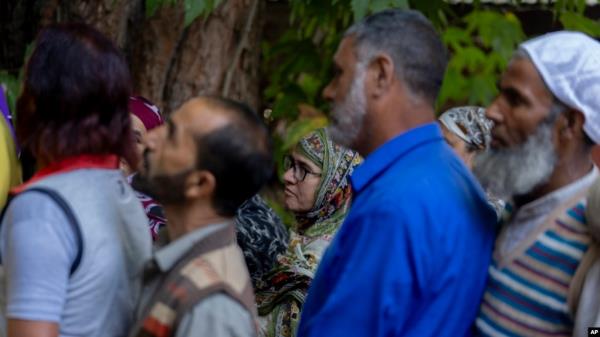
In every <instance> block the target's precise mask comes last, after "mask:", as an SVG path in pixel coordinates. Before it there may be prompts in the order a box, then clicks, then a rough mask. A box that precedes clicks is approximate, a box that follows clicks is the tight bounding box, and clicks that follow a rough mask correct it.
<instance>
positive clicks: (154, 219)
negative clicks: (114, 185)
mask: <svg viewBox="0 0 600 337" xmlns="http://www.w3.org/2000/svg"><path fill="white" fill-rule="evenodd" d="M135 175H136V173H134V174H132V175H129V176H128V177H127V181H128V182H129V184H130V185H131V182H132V180H133V177H134V176H135ZM133 191H134V192H135V195H136V196H137V198H138V199H139V201H140V202H141V203H142V207H143V208H144V212H145V213H146V216H147V217H148V226H149V227H150V234H151V235H152V242H157V240H158V239H159V235H158V232H159V231H160V230H161V229H162V228H163V227H165V226H166V225H167V218H166V217H165V214H164V212H163V208H162V206H161V205H160V204H159V203H157V202H156V201H154V199H152V198H151V197H150V196H148V195H147V194H144V193H142V192H139V191H137V190H135V189H134V190H133Z"/></svg>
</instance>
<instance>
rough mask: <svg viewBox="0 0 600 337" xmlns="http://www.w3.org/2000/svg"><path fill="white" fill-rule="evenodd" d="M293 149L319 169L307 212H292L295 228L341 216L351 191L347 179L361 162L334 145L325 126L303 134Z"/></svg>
mask: <svg viewBox="0 0 600 337" xmlns="http://www.w3.org/2000/svg"><path fill="white" fill-rule="evenodd" d="M296 150H297V151H298V152H299V153H300V154H301V155H303V156H305V157H306V158H308V159H309V160H310V161H312V162H313V163H315V164H316V165H317V166H319V167H320V168H321V182H320V183H319V185H318V186H317V191H316V196H315V204H314V206H313V208H312V209H311V210H310V211H308V212H306V213H301V214H300V213H299V214H296V220H297V221H298V228H303V229H304V228H307V227H311V226H312V225H313V224H314V223H317V222H323V221H326V220H329V219H332V218H336V219H337V218H339V217H340V215H342V216H343V214H340V213H345V210H346V207H345V206H346V205H347V203H348V202H349V200H350V196H351V194H352V191H351V186H350V181H349V179H348V178H349V177H350V175H351V174H352V171H353V170H354V167H355V166H356V165H358V164H359V163H360V161H361V158H360V156H359V155H358V153H356V152H354V151H352V150H349V149H346V148H344V147H342V146H340V145H338V144H334V143H333V142H332V141H331V140H330V138H329V133H328V131H327V129H317V130H316V131H314V132H312V133H311V134H309V135H308V136H306V137H304V138H303V139H302V140H301V141H300V143H299V144H298V146H297V149H296Z"/></svg>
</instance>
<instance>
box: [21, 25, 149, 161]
mask: <svg viewBox="0 0 600 337" xmlns="http://www.w3.org/2000/svg"><path fill="white" fill-rule="evenodd" d="M130 91H131V79H130V74H129V69H128V67H127V64H126V62H125V59H124V58H123V56H122V55H121V53H120V52H119V51H118V50H117V48H116V47H115V46H114V45H113V44H112V42H111V41H110V40H109V39H107V38H106V37H104V36H103V35H102V34H101V33H99V32H98V31H96V30H95V29H93V28H91V27H89V26H86V25H84V24H59V25H51V26H48V27H47V28H45V29H44V30H43V31H42V32H41V33H40V34H39V36H38V38H37V41H36V45H35V49H34V51H33V54H32V55H31V57H30V59H29V61H28V63H27V66H26V72H25V82H24V86H23V93H22V94H21V96H20V97H19V100H18V102H17V123H16V126H17V127H16V129H17V137H18V138H19V141H20V143H21V144H23V146H24V147H27V148H28V149H29V150H30V151H31V152H32V154H33V155H34V156H35V157H36V158H37V159H38V160H43V161H45V162H47V163H49V162H54V161H57V160H60V159H63V158H66V157H69V156H74V155H79V154H116V155H118V156H120V157H122V158H124V159H125V160H127V162H128V163H129V164H130V165H132V167H136V164H137V154H136V152H135V143H134V138H133V133H132V131H131V124H130V123H131V122H130V118H129V111H128V108H127V105H128V103H129V95H130Z"/></svg>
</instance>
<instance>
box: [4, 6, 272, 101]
mask: <svg viewBox="0 0 600 337" xmlns="http://www.w3.org/2000/svg"><path fill="white" fill-rule="evenodd" d="M198 1H202V0H198ZM0 2H1V3H2V5H0V18H3V19H4V20H3V21H2V22H3V25H1V27H0V32H2V33H3V34H2V36H3V39H4V41H0V47H1V48H0V69H7V68H11V69H18V68H19V67H20V66H21V64H22V58H23V55H24V51H25V46H26V41H31V40H32V39H33V37H34V33H31V32H29V33H28V34H27V32H28V31H27V29H25V28H26V27H29V30H33V32H35V29H37V27H38V26H44V25H46V24H48V23H52V22H69V21H78V22H85V23H87V24H90V25H92V26H93V27H95V28H97V29H98V30H100V31H101V32H102V33H104V34H105V35H106V36H108V37H109V38H111V39H112V40H113V41H115V43H116V44H117V45H118V46H119V47H121V48H122V49H123V51H124V53H125V55H126V57H127V59H128V62H129V64H130V68H131V73H132V79H133V84H134V89H135V93H137V94H140V95H142V96H144V97H146V98H148V99H149V100H151V101H153V102H155V103H156V104H157V105H158V106H159V107H161V108H162V109H163V111H165V112H167V113H169V112H171V111H173V110H174V109H176V108H177V107H178V106H179V105H181V104H182V103H183V102H184V101H186V100H187V99H189V98H192V97H194V96H198V95H219V96H221V95H226V96H227V97H230V98H233V99H237V100H241V101H244V102H246V103H248V104H249V105H250V106H251V107H253V108H255V109H256V108H258V107H259V102H260V91H259V76H258V71H259V67H260V48H259V47H258V46H259V45H260V38H261V33H262V20H263V17H262V14H263V11H264V3H263V2H264V1H261V0H226V1H223V2H222V4H221V5H220V6H219V7H217V8H216V9H215V10H214V11H213V12H212V13H211V14H210V15H208V17H206V18H204V17H200V18H198V19H196V20H195V21H194V22H193V23H192V24H191V25H189V26H188V27H184V9H183V1H178V2H177V5H174V6H163V7H161V8H159V9H158V10H157V12H156V13H155V15H154V16H152V17H146V15H145V7H144V4H145V1H144V0H37V1H34V0H30V1H20V0H9V1H7V2H4V1H0ZM35 10H37V13H36V15H32V14H31V12H32V11H35ZM32 21H33V22H32ZM4 22H6V23H5V24H4ZM31 27H34V28H31ZM22 32H25V33H22ZM7 36H8V37H7Z"/></svg>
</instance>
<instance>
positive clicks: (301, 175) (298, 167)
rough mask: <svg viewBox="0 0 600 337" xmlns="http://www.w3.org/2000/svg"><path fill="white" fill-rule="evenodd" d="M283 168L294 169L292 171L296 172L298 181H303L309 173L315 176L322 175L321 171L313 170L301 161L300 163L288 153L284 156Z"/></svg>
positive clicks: (295, 177) (295, 176)
mask: <svg viewBox="0 0 600 337" xmlns="http://www.w3.org/2000/svg"><path fill="white" fill-rule="evenodd" d="M283 169H284V170H285V171H287V170H289V169H292V173H293V174H294V179H296V181H297V182H299V183H300V182H303V181H304V179H306V175H307V174H311V175H313V176H315V177H320V176H321V173H315V172H311V171H310V170H309V169H307V168H306V167H305V166H304V165H302V164H301V163H298V162H297V161H296V160H295V159H294V158H293V157H292V156H290V155H287V156H285V157H284V158H283Z"/></svg>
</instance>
